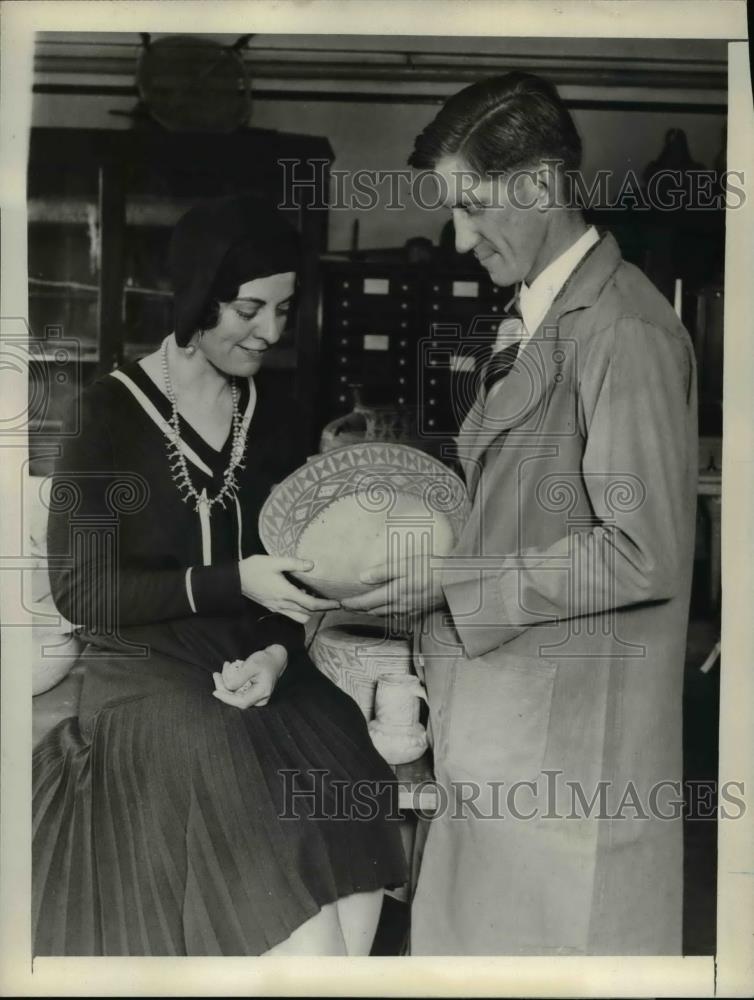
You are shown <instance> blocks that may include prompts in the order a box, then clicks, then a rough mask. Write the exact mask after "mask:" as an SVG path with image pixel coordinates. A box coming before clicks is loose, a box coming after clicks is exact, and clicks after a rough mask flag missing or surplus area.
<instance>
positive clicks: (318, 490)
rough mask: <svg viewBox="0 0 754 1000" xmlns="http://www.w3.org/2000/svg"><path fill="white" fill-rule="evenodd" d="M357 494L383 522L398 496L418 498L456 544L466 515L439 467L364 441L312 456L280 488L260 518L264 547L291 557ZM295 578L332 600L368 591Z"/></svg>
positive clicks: (463, 499) (420, 456)
mask: <svg viewBox="0 0 754 1000" xmlns="http://www.w3.org/2000/svg"><path fill="white" fill-rule="evenodd" d="M355 493H359V494H362V496H363V498H364V502H365V504H366V507H365V509H368V510H374V511H385V512H386V516H387V515H388V514H389V510H390V507H391V505H392V503H393V501H394V499H395V496H396V494H409V495H410V496H413V497H417V498H421V499H422V501H423V503H424V506H425V508H426V510H427V512H428V513H430V514H431V513H432V512H438V513H441V514H443V515H445V517H446V518H447V521H448V523H449V524H450V527H451V530H452V532H453V537H454V539H455V540H456V541H457V539H458V537H459V535H460V533H461V530H462V528H463V526H464V524H465V522H466V520H467V518H468V514H469V509H470V504H469V500H468V495H467V493H466V487H465V485H464V483H463V481H462V480H461V479H460V478H459V477H458V476H457V475H456V474H455V473H454V472H452V471H451V470H450V469H449V468H448V467H447V466H446V465H444V464H443V463H442V462H440V461H438V460H437V459H435V458H433V457H432V456H431V455H428V454H427V453H426V452H424V451H419V450H418V449H417V448H411V447H409V446H408V445H403V444H395V443H389V442H380V441H364V442H361V443H359V444H351V445H346V446H345V447H343V448H336V449H333V450H332V451H328V452H325V453H323V454H321V455H316V456H315V457H314V458H311V459H310V460H309V461H308V462H307V463H306V464H305V465H302V466H301V467H300V468H299V469H296V471H295V472H292V473H291V475H289V476H288V477H287V478H286V479H284V480H283V481H282V482H281V483H278V484H277V485H276V486H275V487H274V488H273V489H272V492H271V493H270V495H269V497H268V498H267V500H266V502H265V504H264V505H263V507H262V509H261V511H260V513H259V535H260V538H261V540H262V543H263V544H264V546H265V548H266V549H267V551H268V552H269V554H270V555H274V556H295V555H296V553H297V548H298V543H299V539H300V538H301V535H302V534H303V533H304V531H305V530H306V528H307V526H308V525H309V524H310V522H311V521H313V520H314V519H315V518H316V517H318V515H320V514H321V513H322V512H323V511H324V510H325V509H326V508H327V507H329V506H330V505H331V504H332V503H334V502H335V501H336V500H339V499H341V498H343V497H347V496H351V495H353V494H355ZM338 543H339V544H342V539H339V540H338ZM298 578H299V579H300V580H301V581H302V582H305V583H307V584H308V585H309V586H311V587H312V588H313V589H315V590H319V591H320V592H321V593H326V594H328V596H332V597H335V598H336V599H337V598H342V597H346V596H351V595H353V594H357V593H361V592H363V591H364V590H366V589H368V587H365V586H364V585H363V584H359V583H357V582H354V583H352V584H344V582H343V581H342V580H341V581H337V582H333V581H327V580H321V579H320V580H316V579H314V578H312V577H311V575H310V574H302V575H300V576H299V577H298Z"/></svg>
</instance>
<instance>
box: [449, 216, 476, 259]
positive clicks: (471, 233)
mask: <svg viewBox="0 0 754 1000" xmlns="http://www.w3.org/2000/svg"><path fill="white" fill-rule="evenodd" d="M453 227H454V228H455V231H456V250H457V251H458V253H468V252H469V250H473V249H474V247H475V246H476V245H477V243H478V242H479V234H478V233H477V231H476V230H475V228H474V223H473V222H472V220H471V219H469V217H468V215H466V213H465V212H462V211H461V210H460V209H454V210H453Z"/></svg>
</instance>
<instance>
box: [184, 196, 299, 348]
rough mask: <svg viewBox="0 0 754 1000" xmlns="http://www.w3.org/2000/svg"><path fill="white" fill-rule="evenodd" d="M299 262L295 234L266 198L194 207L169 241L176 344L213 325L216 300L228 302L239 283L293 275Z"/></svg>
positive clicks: (243, 198) (241, 198)
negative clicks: (276, 275)
mask: <svg viewBox="0 0 754 1000" xmlns="http://www.w3.org/2000/svg"><path fill="white" fill-rule="evenodd" d="M300 262H301V239H300V237H299V234H298V232H297V231H296V229H295V228H294V227H293V226H292V224H291V223H290V222H289V221H288V219H287V218H286V217H285V216H284V215H283V213H282V212H279V211H278V210H277V209H276V208H274V207H273V206H272V205H271V204H270V202H269V200H268V199H262V198H259V197H257V196H255V195H239V196H235V197H225V198H216V199H212V200H210V201H206V202H202V203H201V204H199V205H195V206H194V207H193V208H192V209H190V210H189V211H188V212H187V213H186V214H185V215H184V216H182V218H181V219H180V220H179V221H178V223H177V224H176V227H175V229H174V230H173V235H172V238H171V241H170V252H169V256H168V264H169V270H170V275H171V278H172V283H173V306H174V314H175V339H176V342H177V343H178V345H179V346H181V347H185V346H186V344H188V342H189V341H190V340H191V337H192V335H193V334H194V332H195V331H196V330H199V329H201V330H207V329H210V328H211V327H213V326H215V325H216V323H217V320H218V315H219V309H218V303H219V302H231V301H232V300H233V299H234V298H235V297H236V296H237V294H238V289H239V287H240V286H241V285H242V284H243V283H244V282H246V281H251V280H252V279H254V278H264V277H267V276H269V275H271V274H281V273H283V272H287V271H293V272H294V273H296V272H297V271H298V270H299V265H300Z"/></svg>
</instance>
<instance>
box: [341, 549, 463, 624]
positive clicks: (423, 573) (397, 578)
mask: <svg viewBox="0 0 754 1000" xmlns="http://www.w3.org/2000/svg"><path fill="white" fill-rule="evenodd" d="M441 566H442V560H441V559H440V558H438V557H429V556H427V555H424V554H418V555H417V556H415V557H414V558H408V559H400V560H395V559H391V560H389V561H388V562H386V563H381V564H380V565H379V566H371V567H370V568H369V569H367V570H365V571H364V572H363V573H362V574H361V582H362V583H373V584H376V586H375V587H374V588H373V589H372V590H369V591H367V592H366V593H365V594H360V595H359V596H358V597H349V598H347V599H345V600H344V601H342V602H341V606H342V607H344V608H347V609H348V610H349V611H366V612H368V613H369V614H373V615H401V616H407V617H413V616H415V615H420V614H426V613H427V612H428V611H431V610H432V609H433V608H436V607H439V605H440V604H442V603H443V592H442V587H441V585H440V569H441Z"/></svg>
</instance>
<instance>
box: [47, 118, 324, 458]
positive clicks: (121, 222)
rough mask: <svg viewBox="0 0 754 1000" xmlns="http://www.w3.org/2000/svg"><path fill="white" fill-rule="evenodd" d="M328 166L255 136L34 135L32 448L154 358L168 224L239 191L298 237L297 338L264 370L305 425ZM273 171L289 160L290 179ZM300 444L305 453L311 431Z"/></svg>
mask: <svg viewBox="0 0 754 1000" xmlns="http://www.w3.org/2000/svg"><path fill="white" fill-rule="evenodd" d="M331 159H332V150H331V149H330V146H329V143H328V142H327V140H325V139H320V138H316V137H311V136H299V135H290V134H285V133H279V132H274V131H268V130H260V129H239V130H238V131H236V132H233V133H230V134H227V135H207V134H192V133H179V132H168V131H166V130H164V129H162V128H160V127H159V126H156V125H148V126H144V127H140V128H134V129H132V130H117V131H116V130H106V129H55V128H49V129H48V128H35V129H32V133H31V143H30V153H29V170H28V197H29V318H30V326H31V341H32V350H33V352H34V356H35V358H36V359H37V363H38V368H37V369H36V370H35V372H34V375H33V377H34V379H35V380H36V388H37V390H38V392H39V393H40V394H41V396H42V397H44V406H41V407H39V408H38V412H36V413H32V435H33V438H34V441H35V443H39V442H40V441H42V442H43V441H44V439H45V438H46V439H47V440H50V435H52V436H53V437H54V434H55V432H56V431H57V430H58V429H59V427H60V420H61V417H62V413H63V411H64V410H65V408H66V403H67V400H68V399H69V398H70V397H71V396H73V395H75V393H76V392H77V391H78V389H79V387H80V385H81V384H85V383H86V382H88V381H90V380H91V379H92V378H94V377H95V376H96V375H97V374H98V373H103V372H107V371H110V370H112V369H113V368H114V367H117V366H118V365H120V364H121V363H122V362H123V361H124V360H131V359H133V358H138V357H140V356H142V355H143V354H145V353H147V352H149V351H150V350H153V349H154V348H155V347H156V346H157V344H158V343H159V342H160V340H161V339H162V337H163V336H164V335H165V334H166V333H167V332H169V331H170V329H171V327H172V296H171V292H170V283H169V280H168V275H167V269H166V264H167V248H168V243H169V238H170V232H171V229H172V226H173V224H174V223H175V222H176V221H177V219H178V218H179V217H180V216H181V214H182V213H183V212H184V211H185V210H186V209H187V208H189V207H190V206H191V205H192V204H194V203H195V202H196V201H199V200H201V199H203V198H208V197H213V196H218V195H223V194H238V193H240V192H249V193H257V194H261V195H263V196H264V197H266V198H269V199H270V201H271V202H272V203H274V204H276V205H280V206H283V210H284V211H286V213H287V214H288V215H289V216H290V217H291V219H292V221H293V222H294V223H295V224H296V225H297V226H298V228H299V229H300V232H301V235H302V241H303V246H304V260H303V266H302V270H301V273H300V276H299V296H298V307H297V310H296V320H295V326H294V327H293V328H292V329H291V330H290V331H289V332H288V334H287V336H286V337H284V338H283V339H282V340H281V343H280V344H279V345H277V347H276V348H275V349H274V350H273V351H271V352H270V355H269V357H268V359H267V361H268V363H269V366H270V367H271V368H273V369H274V370H275V377H276V379H278V380H279V381H280V383H281V387H283V386H285V388H286V389H291V390H293V391H294V392H295V394H296V396H297V398H298V400H299V402H300V403H301V405H302V408H303V411H304V414H305V415H307V416H308V418H311V417H312V415H313V406H314V399H315V388H316V386H315V372H316V362H317V359H318V331H317V304H318V288H319V281H318V258H319V255H320V253H321V252H322V251H323V250H324V248H325V244H326V233H327V209H326V207H324V206H325V204H326V199H325V198H324V194H323V188H324V186H325V185H326V184H327V171H328V169H329V163H330V161H331ZM284 161H298V166H297V168H296V174H295V177H294V173H293V171H292V170H290V169H286V167H285V165H284ZM312 161H316V165H312ZM302 175H304V176H306V177H307V178H311V185H310V187H309V188H308V190H302V189H301V188H300V187H299V188H296V189H294V186H293V185H294V179H297V180H300V179H301V177H302ZM285 206H292V207H285ZM64 355H65V360H64V361H63V360H61V359H62V358H63V356H64ZM56 358H57V360H56ZM53 362H54V365H56V366H57V367H54V365H53ZM53 369H54V370H53ZM61 374H62V376H64V377H62V378H61V377H59V376H61ZM310 424H311V419H307V426H309V425H310ZM311 436H312V444H314V442H315V440H316V435H315V434H314V431H313V428H312V435H311ZM37 450H38V449H37Z"/></svg>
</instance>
